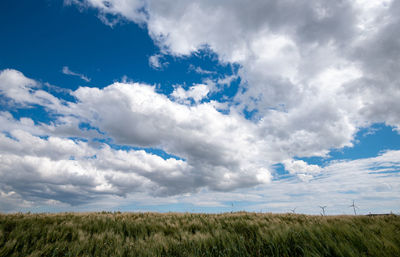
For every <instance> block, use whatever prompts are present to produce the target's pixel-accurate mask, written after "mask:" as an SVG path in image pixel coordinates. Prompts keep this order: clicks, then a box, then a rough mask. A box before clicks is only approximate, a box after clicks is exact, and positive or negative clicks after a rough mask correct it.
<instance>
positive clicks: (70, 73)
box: [62, 66, 91, 82]
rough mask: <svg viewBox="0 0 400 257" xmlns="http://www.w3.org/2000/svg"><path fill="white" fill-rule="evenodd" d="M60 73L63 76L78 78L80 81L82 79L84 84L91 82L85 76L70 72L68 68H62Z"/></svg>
mask: <svg viewBox="0 0 400 257" xmlns="http://www.w3.org/2000/svg"><path fill="white" fill-rule="evenodd" d="M62 73H63V74H65V75H71V76H75V77H78V78H80V79H82V80H84V81H86V82H90V80H91V79H90V78H88V77H87V76H85V75H83V74H81V73H77V72H74V71H72V70H70V69H69V68H68V66H64V67H63V68H62Z"/></svg>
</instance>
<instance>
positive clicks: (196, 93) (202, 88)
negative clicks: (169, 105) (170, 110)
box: [171, 84, 210, 103]
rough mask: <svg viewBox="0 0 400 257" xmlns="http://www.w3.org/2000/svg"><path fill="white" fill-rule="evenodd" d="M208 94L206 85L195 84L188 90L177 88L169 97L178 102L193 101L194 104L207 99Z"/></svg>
mask: <svg viewBox="0 0 400 257" xmlns="http://www.w3.org/2000/svg"><path fill="white" fill-rule="evenodd" d="M209 92H210V90H209V88H208V86H207V85H205V84H197V85H193V86H191V87H190V88H189V89H188V90H185V89H183V88H182V87H181V86H178V87H176V88H175V90H174V91H173V92H172V93H171V96H172V97H173V98H174V99H176V100H177V101H179V102H183V103H187V101H188V99H189V98H190V99H193V100H194V102H195V103H199V102H200V101H201V100H202V99H204V98H206V97H207V95H208V93H209ZM189 103H190V102H189Z"/></svg>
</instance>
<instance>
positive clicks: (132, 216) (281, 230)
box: [0, 212, 400, 257]
mask: <svg viewBox="0 0 400 257" xmlns="http://www.w3.org/2000/svg"><path fill="white" fill-rule="evenodd" d="M0 256H292V257H293V256H354V257H359V256H400V217H399V216H396V215H387V216H306V215H298V214H260V213H246V212H240V213H227V214H190V213H187V214H182V213H168V214H157V213H106V212H103V213H63V214H7V215H5V214H0Z"/></svg>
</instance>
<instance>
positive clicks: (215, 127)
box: [0, 0, 400, 214]
mask: <svg viewBox="0 0 400 257" xmlns="http://www.w3.org/2000/svg"><path fill="white" fill-rule="evenodd" d="M399 8H400V5H399V4H398V3H397V2H396V1H390V0H385V1H378V0H376V1H364V0H357V1H343V2H341V3H321V2H319V1H293V2H291V1H289V2H278V1H254V2H252V3H251V4H245V5H244V4H243V3H242V2H241V1H231V2H221V3H215V2H214V1H190V2H187V1H183V0H182V1H176V2H174V3H171V2H168V1H164V0H153V1H150V0H149V1H148V0H128V1H120V0H111V1H99V0H64V1H61V0H60V1H51V0H40V1H18V3H16V2H15V1H9V0H6V1H2V2H1V3H0V31H2V37H1V40H0V129H1V133H0V178H1V179H0V211H3V212H15V211H35V212H43V211H46V212H57V211H97V210H111V211H113V210H122V211H161V212H164V211H190V212H225V211H239V210H247V211H263V212H288V211H290V210H291V209H293V208H295V207H296V211H297V212H300V213H309V214H319V212H320V209H319V208H318V206H319V205H327V206H328V207H327V213H329V214H343V213H345V214H350V213H352V209H351V208H349V205H350V204H351V203H352V201H353V200H354V201H355V202H356V204H358V207H359V209H358V210H359V213H369V212H372V213H381V212H390V211H393V212H399V211H400V210H399V206H400V198H399V195H400V194H399V193H400V192H399V190H400V173H399V172H400V161H399V160H400V135H399V133H400V115H399V113H400V104H399V102H400V101H398V99H400V85H399V83H400V82H399V81H400V77H399V75H398V74H399V73H398V65H397V63H399V61H400V55H399V52H400V45H399V42H398V40H397V38H396V35H395V33H393V32H394V31H397V29H398V28H399V27H400V19H399V18H398V17H397V15H396V14H397V13H398V10H399ZM283 17H285V18H283Z"/></svg>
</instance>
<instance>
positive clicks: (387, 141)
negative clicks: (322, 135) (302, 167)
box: [295, 123, 400, 166]
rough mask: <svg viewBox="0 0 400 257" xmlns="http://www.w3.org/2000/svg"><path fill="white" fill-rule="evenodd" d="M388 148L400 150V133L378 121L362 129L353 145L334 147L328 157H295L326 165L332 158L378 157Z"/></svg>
mask: <svg viewBox="0 0 400 257" xmlns="http://www.w3.org/2000/svg"><path fill="white" fill-rule="evenodd" d="M387 150H400V134H399V133H397V132H396V131H395V130H394V129H393V127H390V126H386V125H385V124H383V123H376V124H373V125H371V126H370V127H367V128H362V129H360V130H359V131H358V132H357V134H356V136H355V139H354V141H353V146H352V147H344V148H342V149H333V150H331V152H330V153H329V156H328V157H304V158H298V157H297V158H295V159H297V160H303V161H305V162H307V163H308V164H315V165H319V166H326V165H328V164H329V163H330V162H331V161H332V160H357V159H363V158H372V157H376V156H378V155H379V154H381V153H383V152H385V151H387Z"/></svg>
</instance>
